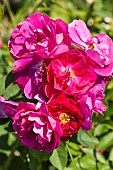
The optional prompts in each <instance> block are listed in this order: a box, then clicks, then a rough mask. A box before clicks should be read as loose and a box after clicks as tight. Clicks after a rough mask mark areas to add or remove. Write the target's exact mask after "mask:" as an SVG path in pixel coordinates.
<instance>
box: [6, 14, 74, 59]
mask: <svg viewBox="0 0 113 170" xmlns="http://www.w3.org/2000/svg"><path fill="white" fill-rule="evenodd" d="M70 42H71V41H70V37H69V35H68V25H67V24H66V23H65V22H64V21H62V20H61V19H56V20H52V19H50V18H49V17H48V16H47V15H42V14H41V13H39V12H36V13H34V14H32V15H30V16H28V17H27V18H26V20H25V21H24V22H21V23H19V24H18V25H17V26H16V28H14V30H13V32H12V36H11V38H10V40H9V41H8V46H9V49H10V54H11V56H12V57H13V58H14V59H15V60H17V59H20V58H27V57H31V56H36V55H41V56H42V57H44V58H45V57H46V58H50V57H54V56H55V55H57V54H61V53H63V52H65V51H68V49H69V46H70Z"/></svg>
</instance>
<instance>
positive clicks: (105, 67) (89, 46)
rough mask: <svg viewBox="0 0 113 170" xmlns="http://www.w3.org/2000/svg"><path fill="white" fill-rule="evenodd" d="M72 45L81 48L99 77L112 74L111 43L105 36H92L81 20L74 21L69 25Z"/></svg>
mask: <svg viewBox="0 0 113 170" xmlns="http://www.w3.org/2000/svg"><path fill="white" fill-rule="evenodd" d="M69 34H70V37H71V39H72V44H73V45H75V46H80V47H82V48H83V49H84V50H85V51H86V53H87V55H88V56H89V58H90V59H91V60H92V61H93V62H94V64H95V71H96V73H97V74H99V75H101V76H109V75H112V73H113V69H112V68H113V42H112V39H111V38H110V37H109V36H108V35H106V34H97V35H95V36H92V35H91V33H90V31H89V30H88V28H87V26H86V24H85V23H84V22H83V21H82V20H74V21H73V22H72V23H70V24H69Z"/></svg>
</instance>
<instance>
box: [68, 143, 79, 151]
mask: <svg viewBox="0 0 113 170" xmlns="http://www.w3.org/2000/svg"><path fill="white" fill-rule="evenodd" d="M68 145H69V147H70V148H72V149H74V150H80V145H78V144H76V143H73V142H68Z"/></svg>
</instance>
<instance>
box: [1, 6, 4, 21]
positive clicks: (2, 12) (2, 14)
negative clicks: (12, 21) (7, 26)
mask: <svg viewBox="0 0 113 170" xmlns="http://www.w3.org/2000/svg"><path fill="white" fill-rule="evenodd" d="M3 16H4V9H3V6H2V5H1V3H0V22H2V19H3Z"/></svg>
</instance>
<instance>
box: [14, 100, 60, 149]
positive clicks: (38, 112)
mask: <svg viewBox="0 0 113 170" xmlns="http://www.w3.org/2000/svg"><path fill="white" fill-rule="evenodd" d="M16 112H17V113H16V114H15V116H14V117H13V128H14V130H15V131H17V134H18V137H19V139H20V140H21V142H22V143H23V144H24V145H25V146H26V147H28V148H33V149H34V150H36V151H43V150H46V151H47V152H51V151H52V150H54V149H56V148H58V147H59V145H60V137H61V136H62V129H61V126H60V123H59V121H57V120H56V119H54V118H53V117H52V116H51V115H49V113H48V112H47V109H46V106H45V104H42V105H41V107H40V108H37V106H36V105H35V104H33V103H24V102H20V103H19V105H18V107H17V109H16Z"/></svg>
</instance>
